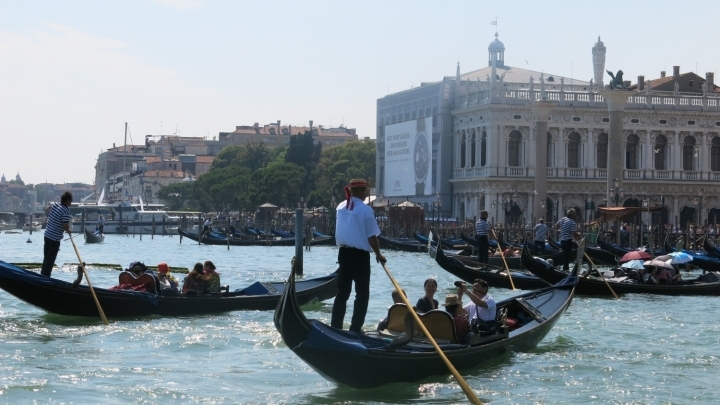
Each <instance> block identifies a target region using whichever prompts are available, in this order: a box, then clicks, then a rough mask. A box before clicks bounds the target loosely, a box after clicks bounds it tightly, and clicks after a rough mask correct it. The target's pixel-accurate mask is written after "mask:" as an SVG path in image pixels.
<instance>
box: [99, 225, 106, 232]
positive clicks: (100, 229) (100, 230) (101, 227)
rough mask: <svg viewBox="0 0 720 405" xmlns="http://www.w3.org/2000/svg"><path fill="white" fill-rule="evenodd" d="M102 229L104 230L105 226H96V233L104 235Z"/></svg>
mask: <svg viewBox="0 0 720 405" xmlns="http://www.w3.org/2000/svg"><path fill="white" fill-rule="evenodd" d="M103 229H105V225H99V226H98V232H100V233H104V232H103Z"/></svg>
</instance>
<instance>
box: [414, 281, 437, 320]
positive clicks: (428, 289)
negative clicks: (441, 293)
mask: <svg viewBox="0 0 720 405" xmlns="http://www.w3.org/2000/svg"><path fill="white" fill-rule="evenodd" d="M423 286H424V288H425V295H424V296H423V297H422V298H420V299H419V300H418V301H417V304H415V308H417V312H418V313H425V312H428V311H432V310H433V309H438V302H437V300H436V299H435V298H434V297H435V292H436V291H437V281H436V280H435V279H432V278H429V279H427V280H425V284H423Z"/></svg>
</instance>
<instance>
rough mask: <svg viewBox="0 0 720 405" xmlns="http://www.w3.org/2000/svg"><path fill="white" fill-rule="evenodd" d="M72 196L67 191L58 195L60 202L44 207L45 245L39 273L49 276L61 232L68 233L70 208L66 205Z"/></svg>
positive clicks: (71, 199) (61, 235)
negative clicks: (45, 223)
mask: <svg viewBox="0 0 720 405" xmlns="http://www.w3.org/2000/svg"><path fill="white" fill-rule="evenodd" d="M72 201H73V198H72V194H71V193H70V192H69V191H66V192H64V193H63V195H62V196H60V202H59V203H58V202H55V203H52V204H50V205H49V206H48V207H47V208H45V212H47V216H48V220H47V226H46V227H45V245H44V247H43V264H42V270H41V271H40V274H42V275H43V276H46V277H50V274H51V273H52V269H53V266H54V265H55V259H56V258H57V254H58V251H59V250H60V241H61V240H62V237H63V232H67V233H68V234H70V233H71V232H70V210H69V209H68V207H69V206H70V204H72Z"/></svg>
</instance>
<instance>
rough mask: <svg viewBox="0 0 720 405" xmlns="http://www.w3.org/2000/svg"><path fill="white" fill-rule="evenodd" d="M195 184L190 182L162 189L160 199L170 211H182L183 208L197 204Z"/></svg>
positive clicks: (159, 194)
mask: <svg viewBox="0 0 720 405" xmlns="http://www.w3.org/2000/svg"><path fill="white" fill-rule="evenodd" d="M193 188H194V184H193V182H190V181H183V182H180V183H174V184H170V185H168V186H165V187H162V188H161V189H160V192H159V193H158V197H160V199H162V200H163V201H165V203H166V204H167V206H168V209H169V210H170V211H180V210H181V209H182V208H183V207H187V206H193V205H195V204H196V203H195V204H193V203H194V200H195V193H194V190H193Z"/></svg>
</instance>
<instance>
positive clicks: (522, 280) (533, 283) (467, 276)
mask: <svg viewBox="0 0 720 405" xmlns="http://www.w3.org/2000/svg"><path fill="white" fill-rule="evenodd" d="M461 257H462V256H447V255H446V254H445V252H444V251H443V249H437V253H436V255H435V261H436V262H437V264H439V265H440V267H442V268H443V269H445V271H447V272H448V273H451V274H454V275H455V276H457V277H459V278H460V279H461V280H464V281H467V282H468V283H472V282H473V280H475V279H476V278H481V279H483V280H485V281H487V283H488V285H490V286H491V287H498V288H511V287H512V286H511V285H510V280H509V278H508V275H507V272H505V271H504V268H502V269H498V270H499V271H493V270H491V269H489V268H485V267H478V266H477V264H478V262H477V260H475V265H474V266H473V265H468V264H467V263H464V262H463V261H461V260H459V259H460V258H461ZM511 271H512V273H511V275H512V279H513V284H515V288H519V289H521V290H535V289H538V288H543V287H547V286H548V285H549V284H548V283H546V282H545V281H544V280H542V279H540V278H539V277H537V276H535V275H533V274H530V273H528V272H525V271H514V270H511Z"/></svg>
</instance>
